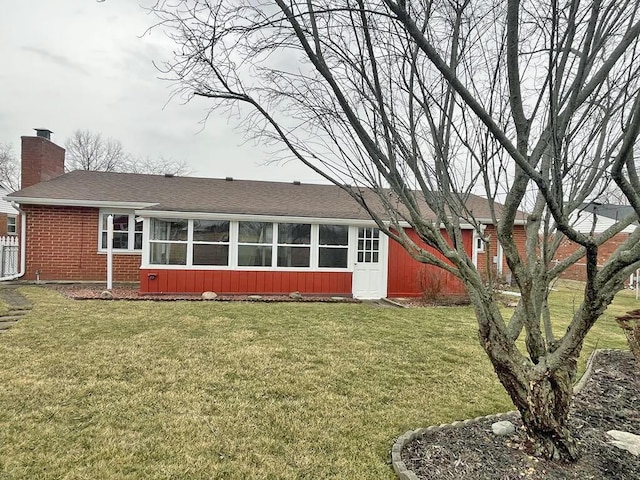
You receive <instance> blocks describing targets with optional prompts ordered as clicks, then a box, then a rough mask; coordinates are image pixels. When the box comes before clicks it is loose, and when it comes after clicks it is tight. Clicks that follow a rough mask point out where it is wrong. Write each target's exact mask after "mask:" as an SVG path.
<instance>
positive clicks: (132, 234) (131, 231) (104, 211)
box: [98, 208, 144, 255]
mask: <svg viewBox="0 0 640 480" xmlns="http://www.w3.org/2000/svg"><path fill="white" fill-rule="evenodd" d="M110 214H113V215H127V217H129V228H128V229H127V234H128V235H129V237H128V242H129V246H131V245H133V246H135V242H136V233H140V234H142V245H143V247H144V233H143V232H142V231H140V230H136V224H137V222H136V215H135V213H134V210H132V209H123V208H101V209H100V210H99V211H98V253H107V248H106V247H103V246H102V234H103V233H104V232H105V231H106V230H103V229H102V219H103V217H104V216H105V215H110ZM142 228H143V230H144V224H143V226H142ZM141 252H142V248H141V249H135V248H126V249H125V248H114V249H113V254H114V255H122V254H138V255H139V254H140V253H141Z"/></svg>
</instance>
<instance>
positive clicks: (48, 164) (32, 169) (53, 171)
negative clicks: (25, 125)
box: [21, 128, 64, 188]
mask: <svg viewBox="0 0 640 480" xmlns="http://www.w3.org/2000/svg"><path fill="white" fill-rule="evenodd" d="M35 131H36V136H35V137H22V183H21V187H22V188H26V187H30V186H31V185H35V184H36V183H40V182H44V181H45V180H50V179H52V178H55V177H58V176H60V175H62V174H63V173H64V148H62V147H59V146H58V145H56V144H55V143H53V142H52V141H51V134H52V133H53V132H52V131H51V130H47V129H45V128H36V129H35Z"/></svg>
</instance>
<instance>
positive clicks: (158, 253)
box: [150, 243, 187, 265]
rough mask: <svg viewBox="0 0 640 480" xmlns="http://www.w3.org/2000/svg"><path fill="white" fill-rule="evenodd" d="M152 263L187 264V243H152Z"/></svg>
mask: <svg viewBox="0 0 640 480" xmlns="http://www.w3.org/2000/svg"><path fill="white" fill-rule="evenodd" d="M150 263H151V264H152V265H186V263H187V245H186V244H185V243H152V244H151V258H150Z"/></svg>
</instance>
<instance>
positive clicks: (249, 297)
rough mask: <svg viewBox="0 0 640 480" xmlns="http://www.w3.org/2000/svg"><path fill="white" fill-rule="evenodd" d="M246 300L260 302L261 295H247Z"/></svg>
mask: <svg viewBox="0 0 640 480" xmlns="http://www.w3.org/2000/svg"><path fill="white" fill-rule="evenodd" d="M247 300H262V295H248V296H247Z"/></svg>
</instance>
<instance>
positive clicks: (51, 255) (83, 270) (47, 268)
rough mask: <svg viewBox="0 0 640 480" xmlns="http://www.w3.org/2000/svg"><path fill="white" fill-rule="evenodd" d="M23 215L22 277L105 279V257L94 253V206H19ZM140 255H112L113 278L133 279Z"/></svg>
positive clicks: (96, 210) (95, 249)
mask: <svg viewBox="0 0 640 480" xmlns="http://www.w3.org/2000/svg"><path fill="white" fill-rule="evenodd" d="M22 210H23V211H24V212H25V213H26V217H27V241H26V260H27V261H26V264H27V265H26V266H27V268H26V272H25V275H24V279H25V280H35V279H36V270H38V271H39V277H40V280H77V281H88V280H93V281H106V276H107V273H106V272H107V256H106V255H105V254H104V253H98V215H99V211H98V209H97V208H90V207H57V206H45V205H22ZM140 260H141V256H140V255H139V254H117V255H114V256H113V279H114V281H116V282H137V281H138V279H139V269H140Z"/></svg>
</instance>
